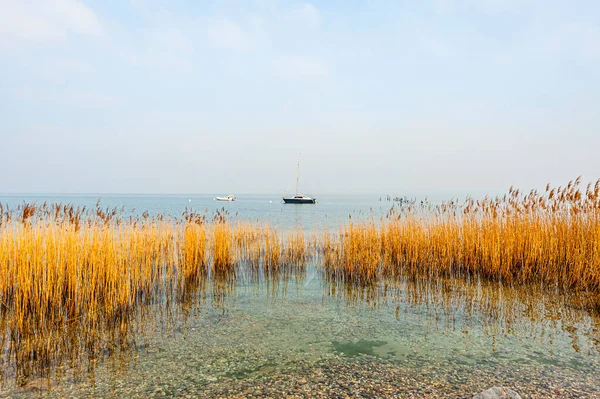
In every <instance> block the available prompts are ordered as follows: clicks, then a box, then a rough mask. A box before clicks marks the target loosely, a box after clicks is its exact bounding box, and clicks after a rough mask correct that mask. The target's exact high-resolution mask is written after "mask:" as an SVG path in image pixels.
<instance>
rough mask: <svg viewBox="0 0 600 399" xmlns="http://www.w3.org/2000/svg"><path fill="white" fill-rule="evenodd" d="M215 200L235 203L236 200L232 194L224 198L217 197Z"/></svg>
mask: <svg viewBox="0 0 600 399" xmlns="http://www.w3.org/2000/svg"><path fill="white" fill-rule="evenodd" d="M215 200H217V201H235V200H236V198H235V196H234V195H233V194H229V195H226V196H224V197H217V198H215Z"/></svg>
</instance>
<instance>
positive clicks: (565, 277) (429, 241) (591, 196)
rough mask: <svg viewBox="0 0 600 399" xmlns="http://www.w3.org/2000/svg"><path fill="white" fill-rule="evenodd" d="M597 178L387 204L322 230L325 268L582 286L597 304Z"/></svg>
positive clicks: (368, 276)
mask: <svg viewBox="0 0 600 399" xmlns="http://www.w3.org/2000/svg"><path fill="white" fill-rule="evenodd" d="M599 194H600V180H598V181H597V182H596V183H595V184H594V185H592V184H591V183H590V184H588V185H587V188H586V189H585V190H582V189H580V179H579V178H578V179H576V180H575V181H572V182H569V183H568V185H567V186H566V187H558V188H552V187H550V186H547V187H546V191H545V192H544V193H538V192H537V191H531V192H529V193H527V194H522V193H521V192H520V191H519V190H515V189H512V188H511V189H510V191H509V193H508V194H507V195H505V196H503V197H496V198H484V199H482V200H474V199H470V198H468V199H467V200H466V201H465V202H463V203H458V202H454V201H453V202H448V203H442V204H440V205H431V204H429V203H427V202H422V203H419V204H417V203H414V202H413V203H409V204H403V205H402V206H400V207H394V208H392V210H391V211H390V213H389V214H388V215H387V217H386V218H385V219H384V220H382V222H381V223H380V224H379V225H378V226H376V225H375V224H374V223H372V222H369V223H363V224H350V225H349V226H348V227H346V228H344V229H342V231H341V232H339V233H338V234H334V235H332V234H331V233H330V232H326V233H325V234H323V236H322V240H321V241H322V246H321V255H322V256H323V266H324V269H325V273H326V274H327V275H332V274H333V275H337V276H340V277H341V278H343V279H344V280H346V281H356V282H360V283H361V284H368V283H370V282H375V281H377V280H378V279H379V278H380V277H381V276H390V275H393V276H409V277H413V278H430V279H431V278H441V277H445V278H446V277H456V278H465V277H469V278H471V277H476V278H482V279H486V280H492V281H502V282H503V283H505V284H510V285H529V284H538V285H541V286H543V287H546V288H549V289H560V290H565V291H571V292H583V293H586V295H588V296H590V297H591V299H592V301H591V303H592V306H593V307H595V308H596V309H597V310H600V295H599V294H600V195H599Z"/></svg>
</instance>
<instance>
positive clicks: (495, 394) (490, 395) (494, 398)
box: [473, 387, 521, 399]
mask: <svg viewBox="0 0 600 399" xmlns="http://www.w3.org/2000/svg"><path fill="white" fill-rule="evenodd" d="M473 399H521V396H520V395H519V394H518V393H516V392H515V391H513V390H512V389H508V388H503V387H492V388H490V389H486V390H485V391H483V392H480V393H478V394H477V395H475V396H473Z"/></svg>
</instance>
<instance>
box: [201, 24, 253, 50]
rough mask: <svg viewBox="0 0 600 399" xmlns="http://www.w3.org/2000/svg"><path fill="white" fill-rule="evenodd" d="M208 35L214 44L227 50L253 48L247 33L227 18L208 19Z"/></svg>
mask: <svg viewBox="0 0 600 399" xmlns="http://www.w3.org/2000/svg"><path fill="white" fill-rule="evenodd" d="M208 37H209V39H210V40H211V41H212V42H213V43H214V44H216V45H218V46H219V47H223V48H226V49H229V50H235V51H249V50H251V49H253V48H254V43H253V41H252V40H251V38H250V36H249V35H248V33H247V32H244V30H243V29H242V28H241V27H240V25H238V24H237V23H235V22H233V21H232V20H230V19H228V18H218V19H214V20H211V21H209V23H208Z"/></svg>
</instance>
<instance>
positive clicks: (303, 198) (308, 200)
mask: <svg viewBox="0 0 600 399" xmlns="http://www.w3.org/2000/svg"><path fill="white" fill-rule="evenodd" d="M299 182H300V155H298V171H297V172H296V195H294V196H293V197H283V202H284V203H285V204H316V203H317V199H316V198H313V197H309V196H307V195H302V194H300V192H299V191H298V184H299Z"/></svg>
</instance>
